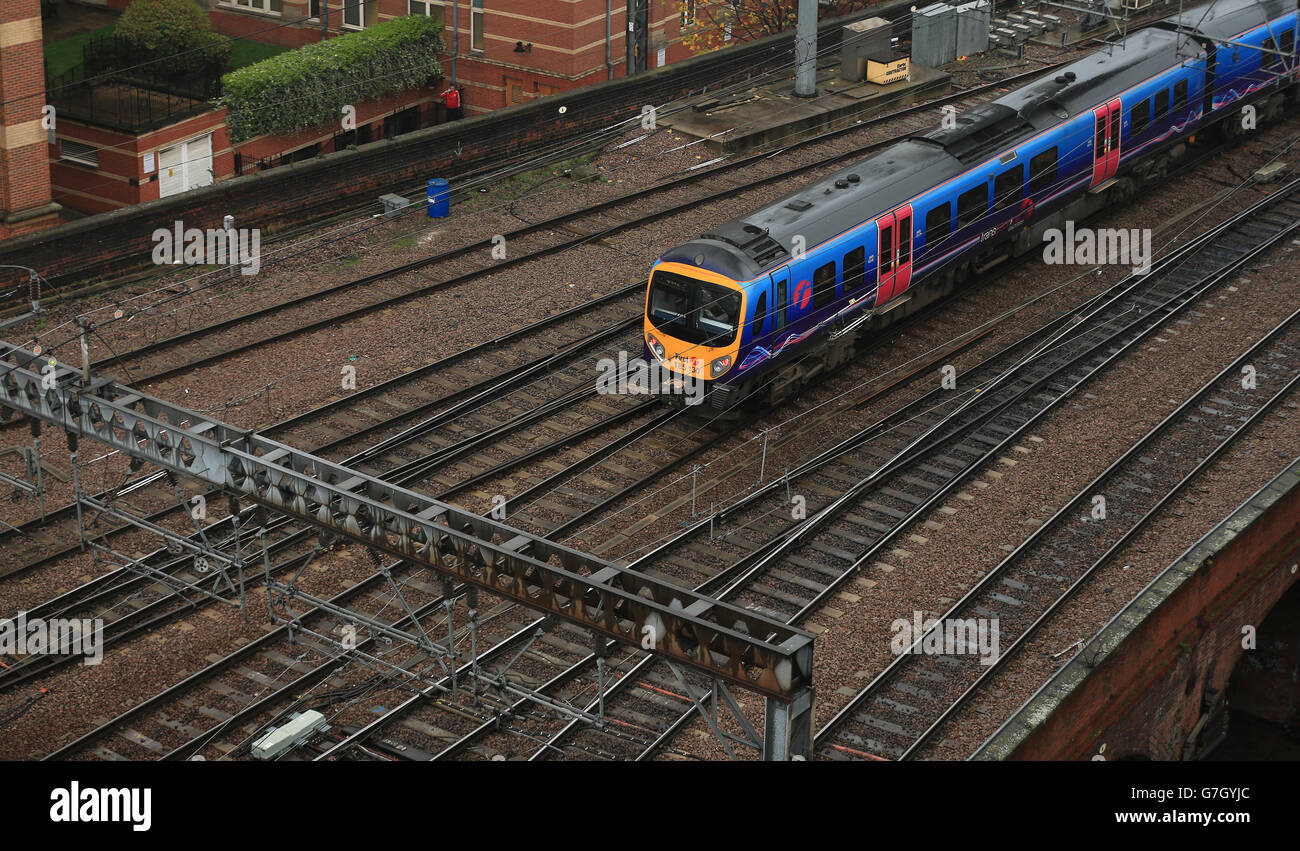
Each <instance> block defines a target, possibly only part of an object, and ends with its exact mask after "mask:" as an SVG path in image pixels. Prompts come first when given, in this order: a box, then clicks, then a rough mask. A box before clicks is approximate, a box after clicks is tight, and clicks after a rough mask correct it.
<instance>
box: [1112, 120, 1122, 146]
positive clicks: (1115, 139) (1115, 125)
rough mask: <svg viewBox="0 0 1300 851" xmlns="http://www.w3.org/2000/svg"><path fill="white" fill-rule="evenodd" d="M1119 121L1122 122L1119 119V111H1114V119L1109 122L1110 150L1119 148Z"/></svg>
mask: <svg viewBox="0 0 1300 851" xmlns="http://www.w3.org/2000/svg"><path fill="white" fill-rule="evenodd" d="M1121 123H1122V122H1121V121H1120V120H1119V112H1116V113H1115V120H1114V121H1112V122H1110V150H1111V151H1118V150H1119V125H1120V124H1121Z"/></svg>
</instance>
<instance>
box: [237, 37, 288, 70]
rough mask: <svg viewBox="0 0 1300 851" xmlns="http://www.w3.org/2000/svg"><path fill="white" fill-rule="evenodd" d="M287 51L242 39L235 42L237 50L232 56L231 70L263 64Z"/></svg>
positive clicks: (272, 45)
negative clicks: (256, 63)
mask: <svg viewBox="0 0 1300 851" xmlns="http://www.w3.org/2000/svg"><path fill="white" fill-rule="evenodd" d="M286 49H287V48H283V47H277V46H275V45H274V44H262V43H261V42H260V41H249V40H248V39H246V38H241V39H239V40H238V41H236V42H235V50H234V52H233V53H231V54H230V69H231V70H232V71H233V70H234V69H236V68H243V67H244V66H245V65H252V64H253V63H254V62H261V61H262V60H263V59H270V58H271V57H272V56H275V55H276V54H277V53H284V51H285V50H286Z"/></svg>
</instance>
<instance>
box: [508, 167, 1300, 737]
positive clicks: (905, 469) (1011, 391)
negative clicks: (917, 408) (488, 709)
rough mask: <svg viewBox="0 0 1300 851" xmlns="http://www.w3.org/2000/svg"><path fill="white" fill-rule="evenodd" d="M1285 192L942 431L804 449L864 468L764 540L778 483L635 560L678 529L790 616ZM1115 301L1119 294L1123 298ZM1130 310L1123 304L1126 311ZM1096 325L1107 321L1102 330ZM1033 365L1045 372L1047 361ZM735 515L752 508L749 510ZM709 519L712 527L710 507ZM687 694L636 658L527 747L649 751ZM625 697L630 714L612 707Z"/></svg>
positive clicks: (681, 723) (1210, 269)
mask: <svg viewBox="0 0 1300 851" xmlns="http://www.w3.org/2000/svg"><path fill="white" fill-rule="evenodd" d="M1295 196H1296V184H1291V185H1290V186H1288V187H1287V188H1286V189H1285V190H1283V191H1282V192H1279V193H1278V194H1277V195H1275V196H1273V197H1272V198H1270V199H1265V200H1264V201H1263V202H1260V203H1259V204H1257V205H1255V206H1254V207H1252V208H1251V209H1250V210H1247V211H1245V212H1243V213H1242V214H1241V215H1239V216H1236V217H1234V218H1233V219H1232V220H1230V221H1229V222H1226V223H1225V224H1224V225H1222V226H1220V227H1219V228H1216V229H1215V230H1213V231H1211V232H1210V233H1209V234H1207V235H1206V236H1205V237H1202V238H1201V239H1199V240H1197V241H1196V242H1194V243H1191V244H1189V245H1188V246H1186V247H1185V248H1184V249H1182V250H1180V251H1179V252H1177V253H1176V254H1175V255H1173V256H1171V257H1170V258H1168V259H1166V260H1165V261H1162V263H1161V264H1159V265H1158V266H1157V269H1156V271H1155V272H1154V273H1153V274H1152V275H1150V276H1148V280H1147V281H1146V284H1145V286H1142V287H1140V288H1138V287H1133V288H1132V289H1130V290H1129V291H1128V296H1129V298H1127V299H1124V300H1123V301H1116V302H1115V303H1113V304H1112V310H1111V311H1110V312H1108V313H1098V314H1097V317H1098V318H1100V319H1106V318H1108V319H1109V320H1110V321H1109V322H1099V323H1096V324H1091V323H1090V324H1091V330H1089V331H1086V332H1085V331H1083V330H1082V328H1083V326H1082V325H1079V326H1076V327H1075V328H1074V329H1073V332H1072V333H1073V335H1074V339H1073V341H1072V342H1071V344H1070V345H1059V346H1056V347H1055V348H1053V349H1052V350H1051V357H1050V358H1047V359H1039V360H1042V361H1043V362H1042V363H1039V362H1036V361H1032V360H1031V361H1027V362H1025V363H1026V364H1027V365H1028V366H1029V368H1028V369H1025V368H1021V369H1017V370H1014V371H1008V372H1007V373H1005V375H1006V376H1007V378H1008V379H1010V380H1009V381H1006V382H1002V383H1003V387H1004V391H1005V392H1004V393H1002V394H1001V395H999V393H998V391H997V389H996V388H995V387H994V386H992V385H990V386H986V387H984V388H983V389H982V391H981V392H980V393H979V394H978V395H977V396H976V397H975V398H976V399H977V400H978V401H979V403H980V404H979V405H969V406H964V407H963V408H961V409H959V410H958V411H957V412H956V414H955V415H953V416H952V417H950V418H949V419H947V420H945V421H941V422H948V423H949V425H948V426H947V427H946V432H945V431H936V430H935V426H930V427H929V428H928V429H927V431H926V432H925V433H928V434H930V435H931V437H930V438H928V439H925V440H920V439H918V438H915V437H914V438H912V441H911V446H910V448H908V449H907V450H906V451H905V452H901V453H897V454H893V455H890V454H889V453H888V452H884V453H881V452H880V451H879V449H876V448H875V447H872V446H871V445H870V444H864V447H866V451H865V453H862V454H860V455H859V460H858V462H857V464H856V465H855V464H846V463H845V461H846V460H847V459H849V457H850V455H849V454H848V453H850V452H851V451H852V450H851V449H850V447H852V446H853V445H854V444H855V443H856V442H858V440H859V439H858V438H850V439H849V440H848V441H845V444H844V445H843V448H837V449H836V450H832V451H831V452H829V453H826V454H825V455H824V456H823V457H822V458H821V459H817V460H816V461H815V462H810V464H809V465H807V471H808V472H814V473H825V472H826V471H828V470H829V469H830V468H829V467H827V466H826V463H827V461H828V460H829V459H836V460H837V462H838V464H839V465H840V469H844V468H845V467H847V468H848V469H847V478H849V479H851V478H852V477H853V476H854V475H855V474H861V473H864V472H865V473H866V475H864V476H863V477H862V478H859V479H858V480H857V481H856V482H851V481H845V479H846V476H845V475H843V474H841V475H839V476H832V477H828V478H827V479H824V480H823V485H822V487H823V488H824V489H825V490H826V491H827V494H826V500H827V501H826V502H825V503H824V504H823V506H822V507H820V508H819V509H818V510H817V511H816V512H815V513H814V510H813V509H814V502H813V499H812V497H809V499H808V505H809V516H810V519H809V520H808V521H807V522H806V523H804V524H801V525H799V526H796V527H794V529H793V531H791V532H786V533H782V534H778V535H777V536H775V537H771V538H767V539H766V540H764V539H763V538H762V537H761V536H757V535H756V534H755V533H756V532H758V531H761V530H762V529H763V528H764V526H765V525H767V524H771V523H772V522H774V520H775V518H777V517H780V516H781V514H782V513H783V511H784V510H785V506H784V505H783V504H782V503H783V502H784V500H783V497H784V494H783V493H778V494H777V497H778V498H777V499H776V500H775V503H776V504H775V505H773V504H772V502H769V503H768V505H767V506H762V507H760V506H759V505H758V504H757V502H758V501H757V500H756V499H753V500H750V501H749V502H750V504H749V505H748V506H746V507H748V508H749V511H748V512H746V515H745V517H740V516H735V514H734V512H733V516H732V519H731V520H729V521H728V522H727V524H726V525H728V526H734V527H737V528H740V529H748V530H749V532H748V534H747V535H743V536H742V535H735V536H725V533H724V536H725V537H724V536H720V535H717V534H715V535H714V536H713V537H711V538H709V539H707V540H706V541H705V545H704V546H699V545H698V544H697V545H695V546H690V543H691V541H692V536H694V539H695V540H697V541H698V540H703V539H704V535H703V534H702V531H703V530H702V528H701V527H697V528H696V529H695V530H691V531H688V532H687V533H685V534H684V535H683V536H681V537H680V538H679V539H678V541H677V542H672V543H670V545H666V546H665V547H661V548H660V550H659V551H657V552H655V553H652V554H650V555H649V556H647V557H646V558H644V559H642V560H641V562H640V563H639V566H641V568H642V569H652V566H656V565H658V564H663V563H665V559H664V556H665V554H666V553H667V552H668V551H669V550H671V549H674V548H676V546H677V545H678V544H679V543H680V542H686V543H687V544H688V546H687V547H686V548H685V549H684V551H683V552H684V553H685V554H684V555H681V556H678V557H676V558H674V559H673V561H672V562H671V564H670V565H669V569H668V570H666V571H665V572H666V573H668V575H673V576H678V577H686V576H693V577H695V578H696V581H694V582H692V583H691V584H692V585H693V587H696V588H697V589H699V590H700V591H702V592H704V593H710V594H712V595H715V596H718V597H720V598H722V599H725V600H728V601H731V602H744V603H746V604H747V605H749V606H752V607H755V608H758V609H760V610H763V611H765V612H767V613H769V614H773V615H777V616H781V617H783V618H784V619H786V620H787V621H788V622H789V623H792V624H796V623H799V622H801V621H802V620H803V619H804V618H806V617H807V616H808V615H809V614H810V613H812V612H813V611H816V610H817V609H818V608H819V607H820V606H821V605H823V604H824V603H825V601H826V600H828V599H829V597H830V595H831V594H833V593H834V592H835V591H836V589H838V588H839V587H840V586H841V584H842V583H843V582H844V581H845V580H846V579H848V578H851V577H852V576H853V575H855V574H856V572H857V570H858V569H859V568H860V567H861V566H862V565H864V564H866V563H867V562H869V561H870V560H871V559H872V558H873V557H875V556H876V555H877V554H878V553H880V552H882V551H883V549H884V547H886V546H887V545H889V544H890V543H891V542H892V541H894V540H896V539H897V537H898V536H899V535H900V534H901V533H902V532H903V531H904V530H905V529H906V528H908V525H909V524H910V523H912V522H914V521H915V520H916V519H917V518H918V517H921V516H923V515H924V514H925V513H927V512H928V511H929V510H930V509H931V508H933V507H934V506H935V505H937V504H938V503H939V501H940V500H941V499H942V498H943V497H944V496H945V495H946V494H948V493H950V492H952V490H953V489H954V488H955V487H957V486H958V485H959V484H960V483H961V482H962V481H964V480H965V479H966V478H967V477H968V476H969V475H970V474H971V473H972V472H974V471H975V470H976V469H977V468H978V467H979V465H980V464H981V463H983V462H984V461H987V460H988V459H989V458H992V457H994V455H995V453H996V452H998V451H1000V448H1001V447H1003V446H1005V445H1007V444H1008V443H1009V442H1010V441H1011V440H1013V439H1014V438H1015V437H1016V436H1017V435H1018V434H1021V433H1023V431H1024V430H1025V429H1027V428H1028V427H1029V426H1030V425H1032V424H1033V422H1035V421H1036V420H1037V419H1038V418H1039V417H1041V416H1042V415H1043V414H1044V413H1046V412H1047V411H1049V410H1051V409H1052V407H1053V406H1054V405H1055V404H1056V403H1057V402H1059V401H1060V400H1061V399H1063V398H1065V397H1066V396H1067V395H1068V394H1069V393H1071V392H1073V390H1074V389H1075V388H1077V387H1078V386H1079V385H1080V384H1081V383H1082V382H1084V381H1087V380H1089V379H1090V378H1091V377H1092V376H1093V375H1095V374H1096V373H1097V372H1098V371H1099V370H1101V369H1103V368H1104V367H1105V366H1106V365H1107V364H1109V363H1111V362H1113V361H1114V360H1115V359H1116V358H1117V357H1119V356H1120V355H1121V354H1122V353H1123V351H1125V350H1126V349H1127V348H1129V347H1131V346H1132V345H1134V344H1135V343H1136V342H1137V341H1139V340H1141V339H1142V338H1143V337H1144V336H1145V335H1146V334H1149V333H1150V332H1151V331H1152V330H1154V328H1156V327H1158V325H1159V323H1160V322H1161V321H1165V320H1167V319H1168V317H1170V316H1172V315H1174V314H1175V313H1176V312H1177V311H1178V310H1181V309H1183V308H1184V307H1186V306H1187V305H1189V304H1193V303H1195V301H1194V299H1196V298H1197V297H1199V295H1201V294H1203V293H1204V292H1206V291H1207V290H1208V289H1210V288H1212V287H1214V286H1216V285H1217V284H1218V283H1219V282H1221V281H1222V280H1223V279H1224V277H1225V276H1227V275H1229V274H1231V272H1232V271H1233V270H1235V269H1237V268H1240V267H1241V265H1242V264H1244V263H1246V262H1248V261H1249V260H1250V259H1251V258H1252V257H1254V256H1256V255H1258V253H1259V252H1261V251H1263V250H1265V248H1267V247H1268V246H1270V245H1273V244H1276V243H1277V242H1278V241H1280V240H1281V239H1284V238H1285V237H1287V236H1289V235H1291V234H1292V233H1294V231H1295V229H1296V227H1297V223H1298V222H1300V215H1298V214H1300V206H1298V205H1297V203H1296V201H1295V200H1294V199H1295ZM1162 282H1163V283H1162ZM1125 303H1126V304H1127V305H1128V306H1127V307H1121V304H1125ZM1116 309H1117V310H1118V312H1116ZM1130 313H1137V314H1140V315H1143V318H1142V319H1141V320H1138V321H1136V322H1135V321H1120V322H1119V323H1118V325H1119V327H1118V328H1117V327H1116V324H1117V323H1116V320H1117V319H1120V317H1125V316H1126V315H1128V314H1130ZM1133 318H1134V317H1132V316H1128V319H1129V320H1132V319H1133ZM1107 327H1109V331H1108V332H1106V331H1103V330H1102V329H1104V328H1107ZM1067 355H1068V357H1067ZM1048 361H1050V362H1051V364H1050V366H1049V365H1048ZM977 369H978V368H977ZM1044 369H1047V370H1048V371H1047V372H1046V373H1044V372H1043V370H1044ZM968 375H970V373H968ZM981 411H982V412H984V413H981ZM989 412H992V415H989ZM973 418H974V419H973ZM981 418H982V419H981ZM936 425H938V424H936ZM973 426H974V427H973ZM873 449H874V450H875V453H874V454H873V453H872V451H871V450H873ZM791 478H792V479H793V480H794V481H792V483H791V485H790V487H791V489H792V490H794V491H795V492H799V489H801V488H805V489H806V490H807V491H809V492H812V493H816V490H815V489H814V488H813V487H807V482H808V479H807V476H806V473H804V472H802V471H796V472H794V473H792V474H791ZM813 484H814V485H815V484H816V483H815V481H814V482H813ZM846 486H848V489H847V490H845V487H846ZM755 496H757V495H755ZM768 499H769V500H771V496H770V495H769V496H768ZM746 518H750V519H749V522H746ZM713 520H714V525H715V526H716V525H717V520H718V518H717V517H715V518H713ZM720 541H721V543H720ZM728 544H732V545H737V548H736V549H735V550H731V551H730V552H728V553H727V555H726V557H725V558H721V559H719V558H717V557H716V556H715V557H714V559H713V560H712V563H713V564H714V565H715V566H718V567H720V568H721V569H720V572H717V573H714V574H713V575H712V576H710V575H708V573H707V571H701V570H700V569H699V564H700V563H701V562H702V561H704V563H706V564H707V563H708V562H707V561H705V560H706V559H708V558H709V555H710V553H713V552H716V551H720V550H724V549H725V548H726V547H727V545H728ZM726 558H731V559H734V560H733V561H732V563H731V565H730V566H729V567H721V565H722V564H724V563H725V561H726ZM908 658H911V657H908ZM688 679H691V678H690V677H689V675H688ZM689 687H690V688H692V689H695V692H694V695H693V696H694V697H695V698H696V699H702V698H703V696H704V695H707V693H708V691H707V688H706V687H705V685H704V684H703V683H701V682H692V683H690V684H689ZM690 696H691V695H689V694H688V693H687V686H686V685H684V684H683V683H681V682H679V681H678V680H677V679H676V677H674V676H673V675H671V674H670V673H669V672H668V671H667V670H665V669H664V668H663V667H662V666H660V665H655V664H652V663H651V662H650V660H649V659H643V660H641V661H640V662H638V663H637V665H635V666H633V667H632V668H630V669H628V671H627V673H626V675H625V676H624V677H623V678H622V679H621V680H619V682H618V683H617V684H616V686H615V687H614V689H612V690H611V691H609V692H606V693H605V694H604V696H603V700H604V705H605V710H606V713H607V717H610V718H611V720H612V721H613V722H615V724H616V725H617V726H615V725H614V724H607V725H606V728H605V729H600V728H597V727H593V726H588V725H580V724H577V723H571V724H568V725H566V726H565V727H564V728H563V729H562V730H561V731H560V732H559V733H557V734H555V735H554V736H552V737H551V738H550V739H549V740H547V741H546V743H545V744H544V745H543V746H542V747H540V748H538V749H537V750H536V751H535V752H534V754H533V758H551V757H554V756H557V755H565V754H568V755H574V756H580V757H582V758H591V757H593V756H599V755H604V756H606V757H608V758H641V759H644V758H648V757H650V756H653V755H654V754H655V753H657V752H659V751H660V750H661V749H663V748H664V747H666V746H668V745H669V743H670V742H671V741H672V740H673V739H674V737H675V736H676V734H677V732H678V731H680V730H681V729H682V728H684V727H685V725H686V722H687V721H689V720H690V718H691V717H693V713H694V706H693V705H692V704H691V700H690ZM625 706H626V712H627V715H624V716H621V715H620V714H619V713H620V711H621V710H623V709H624V707H625Z"/></svg>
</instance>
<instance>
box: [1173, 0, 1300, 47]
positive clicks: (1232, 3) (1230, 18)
mask: <svg viewBox="0 0 1300 851" xmlns="http://www.w3.org/2000/svg"><path fill="white" fill-rule="evenodd" d="M1291 11H1295V4H1294V3H1288V2H1287V0H1215V2H1213V3H1210V4H1208V5H1205V6H1197V7H1196V8H1195V9H1188V10H1187V11H1185V12H1183V13H1182V14H1181V15H1170V16H1169V17H1168V18H1165V19H1164V20H1163V21H1161V22H1160V23H1159V24H1157V26H1159V27H1162V28H1166V29H1178V30H1181V31H1183V32H1187V31H1192V32H1195V33H1196V34H1198V35H1201V36H1204V37H1206V38H1211V39H1224V38H1232V37H1233V36H1235V35H1237V34H1239V33H1243V32H1245V31H1246V30H1251V29H1254V28H1255V27H1258V26H1261V25H1262V24H1263V23H1264V22H1265V21H1269V20H1272V19H1273V18H1278V17H1281V16H1282V15H1285V14H1286V13H1287V12H1291Z"/></svg>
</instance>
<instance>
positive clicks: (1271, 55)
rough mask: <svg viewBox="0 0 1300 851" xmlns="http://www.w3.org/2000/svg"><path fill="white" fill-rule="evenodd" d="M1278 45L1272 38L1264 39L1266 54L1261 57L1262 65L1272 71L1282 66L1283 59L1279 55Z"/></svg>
mask: <svg viewBox="0 0 1300 851" xmlns="http://www.w3.org/2000/svg"><path fill="white" fill-rule="evenodd" d="M1276 51H1277V44H1276V43H1275V42H1274V41H1273V39H1271V38H1266V39H1264V52H1263V53H1262V54H1261V56H1260V60H1259V61H1260V65H1261V66H1262V67H1264V68H1267V69H1269V70H1272V69H1274V68H1277V67H1278V66H1280V65H1281V64H1282V57H1281V56H1279V55H1278V54H1277V52H1276Z"/></svg>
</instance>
